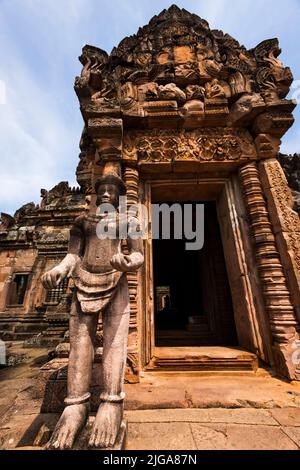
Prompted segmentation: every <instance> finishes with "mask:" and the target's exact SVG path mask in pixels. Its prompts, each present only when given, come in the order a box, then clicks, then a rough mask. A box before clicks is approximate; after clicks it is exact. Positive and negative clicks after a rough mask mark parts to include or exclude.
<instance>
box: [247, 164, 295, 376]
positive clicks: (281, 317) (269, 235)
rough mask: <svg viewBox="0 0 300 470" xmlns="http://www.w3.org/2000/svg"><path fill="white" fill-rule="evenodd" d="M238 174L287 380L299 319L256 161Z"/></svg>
mask: <svg viewBox="0 0 300 470" xmlns="http://www.w3.org/2000/svg"><path fill="white" fill-rule="evenodd" d="M240 177H241V183H242V187H243V192H244V198H245V203H246V206H247V208H248V211H249V216H250V222H251V227H252V233H253V238H254V242H255V245H256V257H257V264H258V270H259V274H260V278H261V282H262V288H263V294H264V297H265V304H266V309H267V312H268V315H269V321H270V328H271V332H272V335H273V340H274V345H273V354H274V359H275V362H276V368H277V370H278V371H279V372H280V373H281V374H282V375H283V376H285V377H286V376H288V377H289V378H290V379H291V380H294V379H299V378H300V369H299V365H297V364H294V363H293V361H292V355H293V352H294V345H295V341H298V340H299V323H298V322H297V318H296V315H295V310H294V307H293V305H292V302H291V296H290V292H289V290H288V287H287V282H286V278H285V275H284V270H283V266H282V263H281V260H280V256H279V253H278V249H277V246H276V242H275V236H274V233H273V231H272V225H271V222H270V219H269V215H268V210H267V206H266V201H265V198H264V194H263V190H262V185H261V181H260V178H259V172H258V168H257V165H256V163H249V164H247V165H245V166H244V167H242V168H241V169H240Z"/></svg>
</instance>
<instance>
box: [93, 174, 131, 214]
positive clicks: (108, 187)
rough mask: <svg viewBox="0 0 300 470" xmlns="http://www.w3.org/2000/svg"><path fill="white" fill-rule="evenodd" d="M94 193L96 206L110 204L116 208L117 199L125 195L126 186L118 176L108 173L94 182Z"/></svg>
mask: <svg viewBox="0 0 300 470" xmlns="http://www.w3.org/2000/svg"><path fill="white" fill-rule="evenodd" d="M95 191H96V194H97V199H96V206H100V204H111V205H112V206H114V207H115V208H117V207H118V205H119V197H120V196H125V194H126V186H125V184H124V182H123V180H122V179H121V178H120V177H119V176H117V175H115V174H113V173H108V174H106V175H104V176H102V177H101V178H99V179H98V180H97V181H96V183H95Z"/></svg>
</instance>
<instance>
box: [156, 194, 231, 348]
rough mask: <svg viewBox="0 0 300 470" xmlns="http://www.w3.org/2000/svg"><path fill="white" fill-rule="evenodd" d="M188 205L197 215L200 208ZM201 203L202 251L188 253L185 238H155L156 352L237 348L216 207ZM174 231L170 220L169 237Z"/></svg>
mask: <svg viewBox="0 0 300 470" xmlns="http://www.w3.org/2000/svg"><path fill="white" fill-rule="evenodd" d="M170 204H174V203H173V202H172V203H170ZM179 204H180V205H181V207H182V210H183V204H184V203H179ZM185 204H187V202H185ZM190 204H192V205H193V214H195V210H194V209H195V204H196V203H195V202H192V203H190ZM199 204H204V246H203V248H202V249H201V250H198V251H188V250H186V248H185V243H186V242H187V241H189V240H186V239H184V238H183V239H181V240H177V239H174V237H172V236H171V239H169V240H163V239H159V240H155V239H153V245H152V246H153V274H154V296H155V317H154V322H155V346H157V347H181V346H236V345H238V340H237V333H236V327H235V322H234V314H233V306H232V300H231V293H230V287H229V283H228V278H227V272H226V265H225V259H224V254H223V247H222V240H221V235H220V230H219V223H218V218H217V210H216V204H215V202H211V201H209V202H202V203H201V202H199ZM173 226H174V218H173V217H171V235H172V234H173Z"/></svg>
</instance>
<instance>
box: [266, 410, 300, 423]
mask: <svg viewBox="0 0 300 470" xmlns="http://www.w3.org/2000/svg"><path fill="white" fill-rule="evenodd" d="M270 414H271V415H272V416H273V418H274V419H276V421H277V422H278V423H279V424H280V425H281V426H296V427H297V426H298V427H299V426H300V409H299V408H282V409H277V410H276V409H273V410H270Z"/></svg>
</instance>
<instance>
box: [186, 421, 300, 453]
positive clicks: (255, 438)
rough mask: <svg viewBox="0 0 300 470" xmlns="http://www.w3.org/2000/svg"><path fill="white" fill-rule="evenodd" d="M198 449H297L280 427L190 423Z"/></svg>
mask: <svg viewBox="0 0 300 470" xmlns="http://www.w3.org/2000/svg"><path fill="white" fill-rule="evenodd" d="M191 429H192V434H193V438H194V440H195V443H196V446H197V449H198V450H298V446H297V445H296V444H295V443H294V442H293V441H292V439H290V438H288V437H287V436H286V435H285V434H284V432H283V431H282V430H281V429H277V428H275V427H270V426H268V427H266V426H257V425H255V426H246V425H245V426H242V425H221V424H219V425H213V424H211V425H206V426H203V425H201V424H195V423H191Z"/></svg>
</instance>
